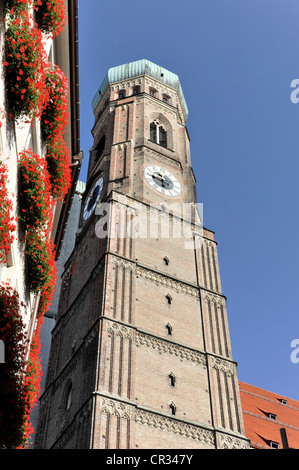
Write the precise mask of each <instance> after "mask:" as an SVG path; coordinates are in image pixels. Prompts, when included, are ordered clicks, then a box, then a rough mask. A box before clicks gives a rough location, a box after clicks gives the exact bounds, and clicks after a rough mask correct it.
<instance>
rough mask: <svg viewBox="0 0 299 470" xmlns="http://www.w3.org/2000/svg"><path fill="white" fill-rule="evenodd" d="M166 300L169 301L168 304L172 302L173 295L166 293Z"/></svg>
mask: <svg viewBox="0 0 299 470" xmlns="http://www.w3.org/2000/svg"><path fill="white" fill-rule="evenodd" d="M166 302H167V303H168V305H170V304H171V302H172V297H171V295H169V294H167V295H166Z"/></svg>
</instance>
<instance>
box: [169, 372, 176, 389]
mask: <svg viewBox="0 0 299 470" xmlns="http://www.w3.org/2000/svg"><path fill="white" fill-rule="evenodd" d="M168 380H169V385H170V386H171V387H174V386H175V376H174V374H173V373H171V374H169V376H168Z"/></svg>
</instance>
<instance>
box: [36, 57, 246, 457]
mask: <svg viewBox="0 0 299 470" xmlns="http://www.w3.org/2000/svg"><path fill="white" fill-rule="evenodd" d="M93 110H94V116H95V123H94V127H93V129H92V135H93V138H94V144H93V147H92V149H91V152H90V160H89V167H88V175H87V184H86V191H85V193H84V195H83V199H82V213H81V218H80V224H79V230H78V233H77V238H76V245H75V248H74V250H73V253H72V254H71V256H70V258H69V259H68V261H67V263H66V265H65V271H64V273H63V276H62V288H61V296H60V303H59V311H58V318H57V323H56V325H55V327H54V329H53V332H52V344H51V353H50V360H49V365H48V374H47V381H46V388H45V391H44V393H43V395H42V397H41V403H40V418H39V426H38V430H37V437H36V448H69V449H75V448H79V449H157V448H162V449H215V448H216V449H222V448H232V449H237V448H246V447H248V440H247V439H246V437H245V435H244V427H243V420H242V409H241V403H240V394H239V385H238V378H237V372H236V363H235V362H234V361H233V358H232V353H231V345H230V337H229V329H228V324H227V314H226V300H225V297H224V295H223V294H222V291H221V283H220V276H219V267H218V260H217V244H216V241H215V240H214V233H213V232H212V231H210V230H208V229H206V228H204V227H203V226H202V221H201V214H200V210H199V208H198V204H197V198H196V183H195V177H194V174H193V171H192V167H191V160H190V148H189V137H188V132H187V128H186V124H185V122H186V118H187V114H188V110H187V106H186V103H185V99H184V95H183V92H182V88H181V85H180V82H179V79H178V77H177V75H175V74H174V73H172V72H170V71H168V70H166V69H164V68H162V67H160V66H158V65H155V64H153V63H152V62H150V61H148V60H140V61H136V62H132V63H128V64H125V65H122V66H118V67H114V68H111V69H110V70H109V71H108V73H107V76H106V77H105V79H104V81H103V82H102V84H101V86H100V88H99V90H98V92H97V93H96V95H95V98H94V100H93Z"/></svg>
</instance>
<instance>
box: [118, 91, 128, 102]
mask: <svg viewBox="0 0 299 470" xmlns="http://www.w3.org/2000/svg"><path fill="white" fill-rule="evenodd" d="M125 97H126V90H120V91H119V92H118V99H119V100H122V99H123V98H125Z"/></svg>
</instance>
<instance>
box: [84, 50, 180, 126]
mask: <svg viewBox="0 0 299 470" xmlns="http://www.w3.org/2000/svg"><path fill="white" fill-rule="evenodd" d="M139 75H149V76H150V77H152V78H154V79H156V80H159V81H160V82H162V83H165V85H168V86H170V87H172V88H174V89H175V90H177V92H178V94H179V97H180V101H181V104H182V108H183V111H184V114H185V117H186V119H187V116H188V108H187V105H186V101H185V98H184V95H183V90H182V87H181V84H180V81H179V77H178V76H177V75H176V74H175V73H173V72H170V71H169V70H166V69H165V68H164V67H161V66H160V65H157V64H154V63H153V62H151V61H149V60H147V59H142V60H137V61H135V62H129V63H127V64H123V65H118V66H116V67H112V68H110V69H109V70H108V72H107V75H106V77H105V78H104V80H103V81H102V83H101V85H100V87H99V89H98V91H97V92H96V94H95V96H94V98H93V100H92V108H93V110H95V108H96V106H97V104H98V102H99V101H100V98H101V96H103V94H104V93H105V91H106V89H107V88H108V86H109V85H110V84H111V83H116V82H120V81H122V80H127V79H128V78H132V77H137V76H139Z"/></svg>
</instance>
